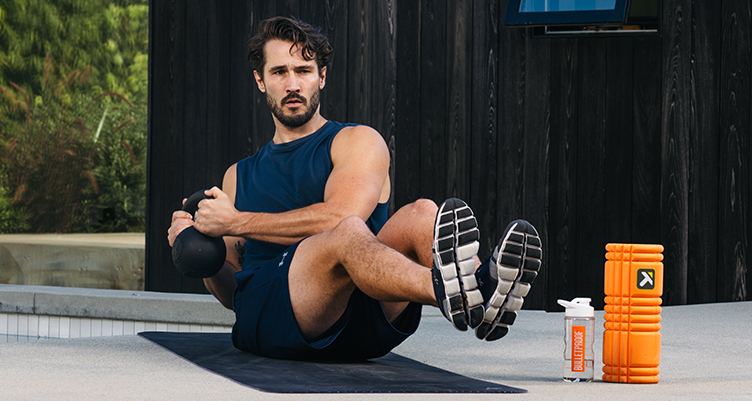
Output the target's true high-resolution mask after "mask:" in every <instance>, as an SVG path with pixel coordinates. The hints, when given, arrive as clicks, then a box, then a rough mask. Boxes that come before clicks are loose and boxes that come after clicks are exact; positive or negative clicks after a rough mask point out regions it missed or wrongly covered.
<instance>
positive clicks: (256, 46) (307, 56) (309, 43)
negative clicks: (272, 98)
mask: <svg viewBox="0 0 752 401" xmlns="http://www.w3.org/2000/svg"><path fill="white" fill-rule="evenodd" d="M271 39H279V40H284V41H288V42H292V46H291V47H290V54H292V52H293V50H294V49H295V46H300V48H301V55H302V56H303V59H304V60H306V61H310V60H313V59H314V58H315V59H316V64H317V65H318V67H319V73H321V71H322V69H323V68H324V67H327V66H328V65H329V60H330V58H331V55H332V46H331V45H330V44H329V39H327V38H326V36H324V35H323V34H322V33H321V30H320V29H319V28H316V27H314V26H312V25H309V24H307V23H305V22H303V21H299V20H295V19H292V18H286V17H274V18H270V19H267V20H263V21H261V23H259V28H258V34H256V35H255V36H254V37H252V38H251V39H250V40H249V41H248V60H250V61H251V66H252V67H253V69H254V70H256V71H258V73H259V75H260V76H261V77H262V78H263V76H264V65H265V64H266V57H265V56H264V46H265V45H266V42H268V41H269V40H271Z"/></svg>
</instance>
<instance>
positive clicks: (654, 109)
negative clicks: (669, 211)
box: [630, 38, 662, 244]
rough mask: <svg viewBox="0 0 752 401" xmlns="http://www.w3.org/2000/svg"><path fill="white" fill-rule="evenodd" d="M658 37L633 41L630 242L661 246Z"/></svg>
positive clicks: (659, 51) (659, 63) (660, 73)
mask: <svg viewBox="0 0 752 401" xmlns="http://www.w3.org/2000/svg"><path fill="white" fill-rule="evenodd" d="M661 46H662V44H661V40H660V38H639V39H635V46H634V60H633V62H632V63H633V64H632V65H633V68H634V78H633V79H632V82H633V87H634V99H633V116H632V118H633V127H634V131H633V133H632V141H633V146H632V155H633V157H632V158H633V163H632V169H633V170H632V180H631V185H632V236H631V240H630V241H632V242H636V243H643V244H660V243H661V237H660V232H661V230H660V227H661V225H660V221H661V218H660V216H661V210H660V207H658V205H660V190H661V176H660V172H661V104H662V98H661V93H662V88H661V85H659V84H657V83H659V82H661V76H662V71H661V69H660V68H659V67H660V65H661V59H662V51H661Z"/></svg>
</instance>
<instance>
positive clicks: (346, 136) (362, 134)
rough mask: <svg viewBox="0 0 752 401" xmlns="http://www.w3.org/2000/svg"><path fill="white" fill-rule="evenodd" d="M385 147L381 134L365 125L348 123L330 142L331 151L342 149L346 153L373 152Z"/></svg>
mask: <svg viewBox="0 0 752 401" xmlns="http://www.w3.org/2000/svg"><path fill="white" fill-rule="evenodd" d="M386 148H387V146H386V142H385V141H384V138H383V137H382V136H381V134H380V133H379V132H378V131H376V130H375V129H373V128H372V127H369V126H367V125H350V126H347V127H344V128H342V130H341V131H340V132H339V134H337V136H336V137H335V138H334V142H333V143H332V151H333V152H337V151H342V152H346V153H348V154H352V153H358V152H368V153H375V152H376V151H377V150H378V149H383V150H386ZM387 157H388V152H387Z"/></svg>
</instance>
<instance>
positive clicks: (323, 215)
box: [196, 126, 389, 245]
mask: <svg viewBox="0 0 752 401" xmlns="http://www.w3.org/2000/svg"><path fill="white" fill-rule="evenodd" d="M331 154H332V163H333V166H334V167H333V169H332V172H331V174H330V176H329V179H328V181H327V184H326V188H325V192H324V202H321V203H316V204H313V205H310V206H307V207H304V208H301V209H296V210H291V211H288V212H284V213H252V212H239V211H238V210H236V209H235V207H234V196H235V191H234V190H235V188H234V187H235V183H234V180H235V179H236V166H235V165H233V166H232V167H230V169H228V170H227V173H226V174H225V182H224V183H223V186H224V187H228V184H229V182H228V181H232V184H230V186H232V191H231V192H232V194H229V193H223V191H220V190H219V189H218V188H212V189H211V190H210V192H209V194H211V195H212V196H213V197H214V198H215V199H212V200H204V201H201V203H199V208H200V209H199V210H200V213H199V218H198V219H197V221H196V229H198V230H199V231H201V232H203V233H205V234H207V235H212V236H220V235H223V236H225V235H230V236H237V237H244V238H253V239H257V240H262V241H267V242H274V243H278V244H284V245H291V244H294V243H295V242H297V241H299V240H300V239H302V238H305V237H308V236H311V235H315V234H318V233H320V232H323V231H326V230H328V229H331V228H333V227H334V226H336V225H337V224H338V223H339V222H340V221H342V219H344V218H345V217H348V216H359V217H361V218H362V219H363V220H366V219H368V217H369V216H370V215H371V213H373V210H374V209H375V208H376V205H377V204H378V203H379V201H385V200H386V199H388V196H389V188H388V187H389V182H388V171H389V151H388V149H387V147H386V143H384V140H383V138H381V135H379V134H378V132H376V131H375V130H373V129H371V128H369V127H366V126H357V127H351V128H349V129H348V128H346V129H343V130H342V131H341V132H340V133H339V134H338V135H337V137H336V138H335V140H334V142H333V144H332V150H331ZM229 195H232V199H231V197H230V196H229Z"/></svg>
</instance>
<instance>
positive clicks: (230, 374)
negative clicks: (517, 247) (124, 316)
mask: <svg viewBox="0 0 752 401" xmlns="http://www.w3.org/2000/svg"><path fill="white" fill-rule="evenodd" d="M139 335H140V336H142V337H144V338H146V339H148V340H150V341H152V342H154V343H156V344H157V345H160V346H162V347H164V348H165V349H167V350H169V351H172V352H174V353H175V354H177V355H179V356H181V357H183V358H185V359H187V360H189V361H191V362H193V363H195V364H196V365H198V366H201V367H202V368H204V369H207V370H210V371H212V372H214V373H217V374H219V375H222V376H225V377H227V378H228V379H231V380H234V381H236V382H238V383H240V384H244V385H246V386H250V387H253V388H255V389H257V390H261V391H267V392H273V393H525V392H527V391H526V390H523V389H518V388H514V387H509V386H504V385H501V384H496V383H491V382H486V381H481V380H475V379H471V378H468V377H465V376H462V375H458V374H456V373H452V372H449V371H446V370H442V369H438V368H435V367H433V366H429V365H426V364H423V363H420V362H418V361H414V360H412V359H410V358H405V357H403V356H400V355H397V354H394V353H390V354H388V355H386V356H385V357H383V358H378V359H372V360H370V361H365V362H357V363H344V362H343V363H340V362H300V361H286V360H278V359H269V358H264V357H260V356H256V355H253V354H250V353H246V352H242V351H240V350H238V349H236V348H235V347H234V346H233V345H232V340H231V339H230V334H229V333H174V332H154V331H152V332H143V333H139Z"/></svg>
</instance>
